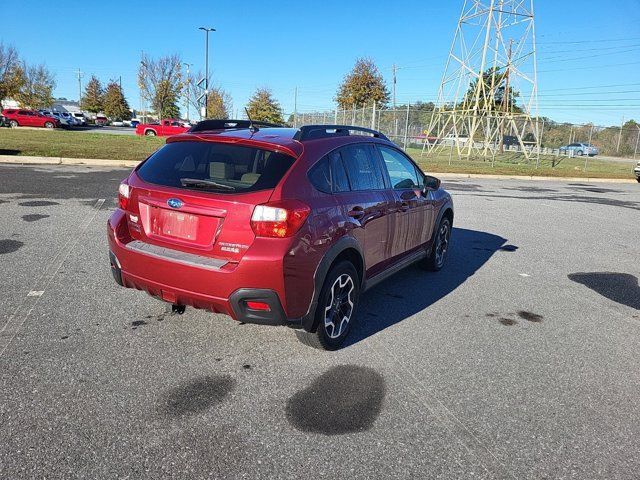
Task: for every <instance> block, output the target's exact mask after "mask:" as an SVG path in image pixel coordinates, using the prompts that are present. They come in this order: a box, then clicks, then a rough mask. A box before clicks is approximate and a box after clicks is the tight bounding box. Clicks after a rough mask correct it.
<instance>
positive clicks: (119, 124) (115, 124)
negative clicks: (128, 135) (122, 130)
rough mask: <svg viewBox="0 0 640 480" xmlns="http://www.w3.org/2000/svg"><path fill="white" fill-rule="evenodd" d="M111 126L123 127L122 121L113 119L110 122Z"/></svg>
mask: <svg viewBox="0 0 640 480" xmlns="http://www.w3.org/2000/svg"><path fill="white" fill-rule="evenodd" d="M111 126H113V127H124V121H123V120H121V119H119V118H114V119H113V120H111Z"/></svg>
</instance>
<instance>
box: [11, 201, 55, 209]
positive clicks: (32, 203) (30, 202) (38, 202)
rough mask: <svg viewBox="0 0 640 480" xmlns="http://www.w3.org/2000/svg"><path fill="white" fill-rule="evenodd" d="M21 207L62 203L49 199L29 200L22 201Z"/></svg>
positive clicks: (48, 205)
mask: <svg viewBox="0 0 640 480" xmlns="http://www.w3.org/2000/svg"><path fill="white" fill-rule="evenodd" d="M18 205H20V206H21V207H50V206H51V205H60V204H59V203H58V202H50V201H48V200H30V201H28V202H20V203H19V204H18Z"/></svg>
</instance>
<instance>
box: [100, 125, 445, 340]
mask: <svg viewBox="0 0 640 480" xmlns="http://www.w3.org/2000/svg"><path fill="white" fill-rule="evenodd" d="M452 222H453V203H452V200H451V197H450V195H449V194H448V193H447V192H445V191H444V190H443V189H442V188H440V181H439V180H438V179H437V178H435V177H431V176H428V175H425V174H424V173H422V171H421V170H420V168H419V167H418V166H417V165H416V164H415V163H414V162H413V161H412V160H411V159H410V158H409V157H408V156H407V155H405V153H404V152H402V150H400V149H399V148H398V147H396V145H395V144H394V143H392V142H391V141H389V140H388V139H387V138H386V137H385V136H384V135H382V134H381V133H379V132H376V131H374V130H369V129H365V128H360V127H351V126H339V125H308V126H304V127H301V128H299V129H292V128H279V127H277V126H273V125H270V124H266V123H260V122H249V121H246V120H229V121H223V120H206V121H203V122H200V123H198V124H197V125H196V126H194V127H192V128H191V130H190V131H189V132H187V133H184V134H180V135H176V136H173V137H169V138H168V139H167V143H166V145H165V146H163V147H162V148H160V149H159V150H158V151H156V152H155V153H154V154H153V155H151V156H150V157H149V158H147V159H146V160H145V161H144V162H142V163H141V164H140V165H138V166H137V167H136V168H135V169H134V170H133V172H132V173H131V174H130V175H129V177H128V178H127V179H125V180H124V181H123V182H122V184H121V185H120V188H119V208H118V209H116V210H115V212H114V213H113V215H112V216H111V218H110V219H109V221H108V238H109V249H110V251H109V256H110V261H111V270H112V273H113V276H114V278H115V281H116V282H117V283H118V284H120V285H122V286H124V287H128V288H136V289H139V290H144V291H146V292H148V293H149V294H151V295H153V296H154V297H158V298H160V299H162V300H164V301H165V302H169V303H171V304H173V309H174V311H176V312H178V313H182V312H184V308H185V306H187V305H189V306H192V307H195V308H202V309H207V310H210V311H212V312H220V313H224V314H227V315H230V316H231V317H232V318H234V319H236V320H239V321H242V322H247V323H258V324H265V325H287V326H289V327H293V328H295V329H297V333H298V336H299V337H300V338H301V339H302V340H303V341H304V342H305V343H307V344H311V345H314V346H316V347H319V348H324V349H337V348H339V347H341V346H342V344H343V343H344V341H345V339H346V338H347V336H348V334H349V331H350V329H351V327H352V326H353V320H354V316H355V312H356V308H357V305H358V299H359V298H360V295H361V293H362V292H364V291H365V290H366V289H368V288H370V287H371V286H373V285H375V284H376V283H378V282H380V281H381V280H383V279H385V278H387V277H388V276H389V275H391V274H393V273H395V272H397V271H398V270H400V269H401V268H403V267H405V266H407V265H409V264H411V263H413V262H417V261H421V262H423V264H424V266H425V267H426V268H428V269H431V270H439V269H440V268H442V266H443V265H444V262H445V259H446V254H447V247H448V245H449V238H450V234H451V229H452Z"/></svg>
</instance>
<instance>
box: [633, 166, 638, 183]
mask: <svg viewBox="0 0 640 480" xmlns="http://www.w3.org/2000/svg"><path fill="white" fill-rule="evenodd" d="M633 173H634V175H635V176H636V180H638V183H640V162H638V164H637V165H636V168H634V169H633Z"/></svg>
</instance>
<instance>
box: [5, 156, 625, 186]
mask: <svg viewBox="0 0 640 480" xmlns="http://www.w3.org/2000/svg"><path fill="white" fill-rule="evenodd" d="M2 163H8V164H20V165H91V166H99V167H129V168H133V167H135V166H136V165H138V163H140V162H137V161H132V160H107V159H98V158H61V157H27V156H21V155H0V164H2ZM435 176H437V177H439V178H442V179H443V180H447V179H452V180H453V179H458V178H489V179H496V180H541V181H551V182H593V183H636V180H635V179H634V178H589V177H537V176H531V175H487V174H475V173H435Z"/></svg>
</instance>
